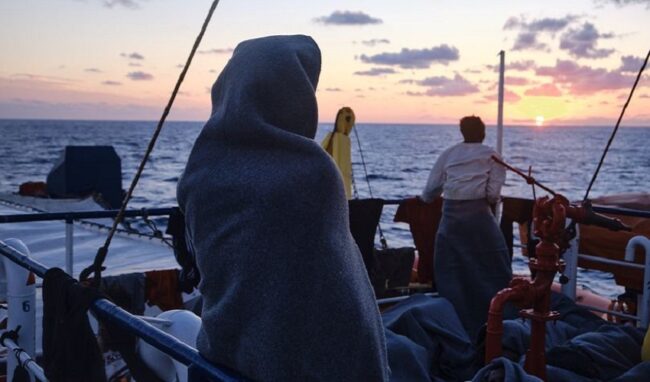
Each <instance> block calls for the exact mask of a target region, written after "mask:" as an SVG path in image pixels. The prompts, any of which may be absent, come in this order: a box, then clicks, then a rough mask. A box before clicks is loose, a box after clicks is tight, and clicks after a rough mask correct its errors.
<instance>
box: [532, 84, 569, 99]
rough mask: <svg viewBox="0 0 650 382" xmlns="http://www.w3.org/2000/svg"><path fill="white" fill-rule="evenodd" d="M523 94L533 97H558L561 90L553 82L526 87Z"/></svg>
mask: <svg viewBox="0 0 650 382" xmlns="http://www.w3.org/2000/svg"><path fill="white" fill-rule="evenodd" d="M524 94H525V95H529V96H535V97H559V96H561V95H562V91H561V90H560V89H559V88H558V87H557V86H555V84H542V85H540V86H537V87H534V88H530V89H527V90H526V91H525V92H524Z"/></svg>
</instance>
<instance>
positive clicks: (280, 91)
mask: <svg viewBox="0 0 650 382" xmlns="http://www.w3.org/2000/svg"><path fill="white" fill-rule="evenodd" d="M319 73H320V51H319V49H318V46H317V45H316V43H315V42H314V41H313V40H312V39H311V38H309V37H306V36H274V37H266V38H260V39H255V40H249V41H245V42H242V43H241V44H239V46H238V47H237V48H236V49H235V51H234V53H233V56H232V58H231V59H230V62H229V63H228V64H227V65H226V67H225V68H224V70H223V72H222V73H221V75H220V76H219V78H218V79H217V81H216V83H215V84H214V86H213V87H212V116H211V117H210V119H209V120H208V122H207V123H206V125H205V127H204V128H203V130H202V132H201V134H200V135H199V137H198V138H197V140H196V142H195V144H194V148H193V149H192V153H191V155H190V158H189V160H188V162H187V166H186V168H185V172H184V174H183V176H182V177H181V180H180V181H179V184H178V194H177V196H178V202H179V205H180V207H181V208H182V209H183V211H184V212H185V216H186V222H187V230H188V234H189V239H190V241H191V245H192V247H193V249H194V252H195V256H196V260H197V265H198V268H199V271H200V273H201V283H200V285H199V289H200V291H201V293H202V295H203V298H204V303H203V317H202V318H203V326H202V328H201V331H200V333H199V337H198V340H197V341H198V344H197V346H198V349H199V351H200V352H201V354H203V355H204V356H205V357H206V358H208V359H210V360H212V361H213V362H216V363H218V364H221V365H225V366H228V367H230V368H232V369H234V370H236V371H238V372H240V373H242V374H243V375H244V376H246V377H248V378H251V379H253V380H259V381H307V380H309V381H385V380H388V366H387V365H388V362H387V356H386V349H385V339H384V333H383V327H382V323H381V319H380V316H379V312H378V310H377V306H376V304H375V299H374V295H373V292H372V288H371V286H370V283H369V281H368V276H367V274H366V270H365V267H364V264H363V261H362V258H361V255H360V253H359V250H358V248H357V246H356V244H355V242H354V240H353V239H352V236H351V234H350V228H349V223H348V207H347V202H346V198H345V193H344V190H343V184H342V181H341V178H340V176H339V173H338V170H337V169H336V166H335V164H334V163H333V162H332V160H331V159H330V158H329V156H328V155H327V154H326V153H325V151H323V149H321V148H320V146H319V145H318V144H317V143H316V142H314V141H313V137H314V135H315V133H316V127H317V121H318V111H317V106H316V97H315V93H314V92H315V88H316V84H317V82H318V76H319Z"/></svg>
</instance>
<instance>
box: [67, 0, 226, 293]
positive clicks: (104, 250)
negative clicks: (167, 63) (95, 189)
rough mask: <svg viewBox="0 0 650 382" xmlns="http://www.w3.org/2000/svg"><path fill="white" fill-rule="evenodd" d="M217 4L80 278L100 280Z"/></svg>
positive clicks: (215, 4)
mask: <svg viewBox="0 0 650 382" xmlns="http://www.w3.org/2000/svg"><path fill="white" fill-rule="evenodd" d="M218 4H219V0H214V1H213V2H212V6H211V7H210V10H209V11H208V15H207V16H206V18H205V21H204V22H203V26H202V27H201V31H200V32H199V34H198V36H196V40H195V41H194V45H193V46H192V50H191V51H190V55H189V56H188V57H187V61H186V62H185V66H184V67H183V70H182V71H181V74H180V75H179V76H178V80H177V81H176V85H175V86H174V90H173V91H172V94H171V96H170V97H169V102H167V106H166V107H165V109H164V110H163V113H162V116H161V117H160V120H159V121H158V126H156V130H155V131H154V133H153V136H152V137H151V140H150V141H149V146H148V147H147V150H146V151H145V154H144V157H143V158H142V161H141V162H140V166H139V167H138V170H137V171H136V173H135V176H134V177H133V180H132V181H131V185H130V186H129V190H128V191H127V193H126V196H124V201H123V202H122V206H121V207H120V211H119V212H118V214H117V216H116V217H115V221H113V226H112V227H111V230H110V231H109V233H108V236H107V237H106V241H105V242H104V246H102V247H100V248H99V249H98V250H97V254H96V255H95V260H94V261H93V264H91V265H90V266H89V267H87V268H86V269H84V270H83V271H82V272H81V274H80V275H79V279H80V280H84V279H86V278H88V276H90V274H92V273H94V274H95V281H96V282H97V283H98V282H99V280H101V268H102V264H103V263H104V260H106V256H107V255H108V248H109V246H110V245H111V240H112V239H113V235H115V232H116V231H117V226H118V225H119V224H120V222H121V221H122V219H123V218H124V211H126V207H127V205H128V203H129V200H131V196H132V195H133V190H134V189H135V186H136V185H137V184H138V181H139V180H140V176H141V175H142V172H143V170H144V166H145V165H146V164H147V160H148V159H149V155H151V152H152V151H153V148H154V146H155V145H156V140H157V139H158V135H160V131H161V130H162V127H163V125H164V123H165V120H166V119H167V115H168V114H169V111H170V110H171V108H172V105H173V104H174V100H175V99H176V94H178V91H179V89H180V87H181V84H182V83H183V80H184V79H185V75H186V74H187V71H188V69H189V68H190V64H191V63H192V59H193V58H194V54H195V53H196V50H197V49H198V47H199V44H200V43H201V40H202V39H203V35H204V34H205V30H206V29H207V27H208V24H209V23H210V19H211V18H212V14H213V13H214V10H215V9H216V8H217V5H218Z"/></svg>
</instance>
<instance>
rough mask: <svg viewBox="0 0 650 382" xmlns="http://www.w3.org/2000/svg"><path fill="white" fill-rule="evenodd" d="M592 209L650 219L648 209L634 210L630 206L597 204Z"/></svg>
mask: <svg viewBox="0 0 650 382" xmlns="http://www.w3.org/2000/svg"><path fill="white" fill-rule="evenodd" d="M593 210H594V212H600V213H601V214H614V215H621V216H630V217H637V218H647V219H650V211H643V210H634V209H631V208H619V207H608V206H597V205H594V206H593Z"/></svg>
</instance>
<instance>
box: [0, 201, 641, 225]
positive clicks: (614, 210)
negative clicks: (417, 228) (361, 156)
mask: <svg viewBox="0 0 650 382" xmlns="http://www.w3.org/2000/svg"><path fill="white" fill-rule="evenodd" d="M404 200H406V199H384V201H383V204H384V205H385V206H387V205H398V204H401V203H402V202H403V201H404ZM176 208H178V207H162V208H148V209H147V208H141V209H132V210H127V211H125V214H124V216H125V217H137V216H165V215H169V214H170V213H172V212H173V211H174V209H176ZM593 210H594V212H600V213H606V214H616V215H621V216H631V217H641V218H648V219H650V211H643V210H635V209H631V208H618V207H608V206H599V205H594V206H593ZM118 212H119V211H118V210H100V211H75V212H43V213H33V214H12V215H0V224H2V223H25V222H33V221H48V220H70V219H100V218H114V217H115V216H117V213H118Z"/></svg>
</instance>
